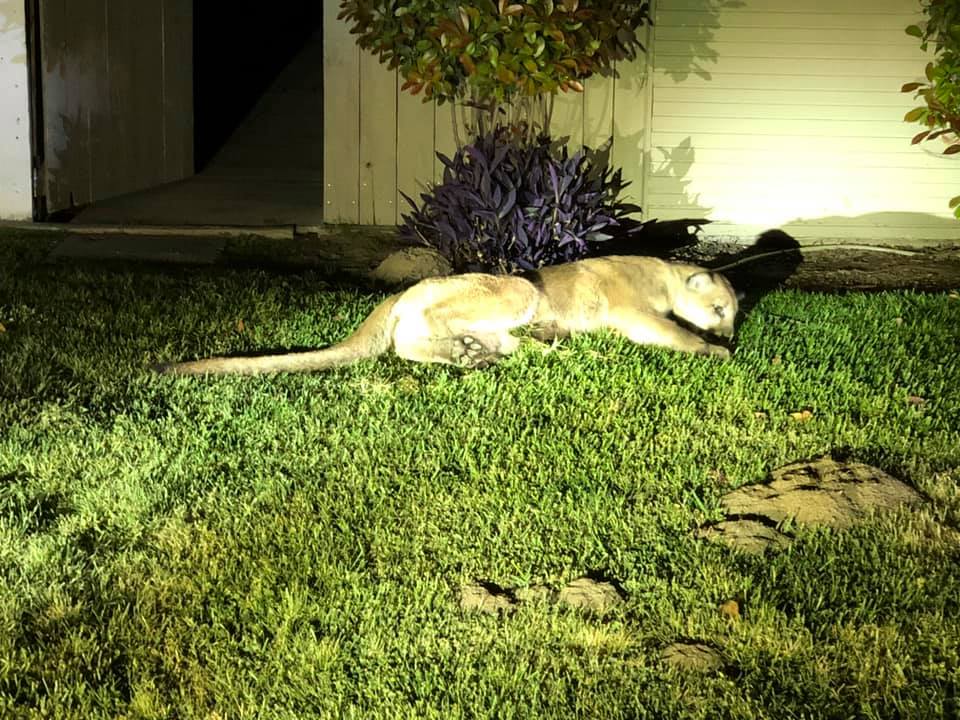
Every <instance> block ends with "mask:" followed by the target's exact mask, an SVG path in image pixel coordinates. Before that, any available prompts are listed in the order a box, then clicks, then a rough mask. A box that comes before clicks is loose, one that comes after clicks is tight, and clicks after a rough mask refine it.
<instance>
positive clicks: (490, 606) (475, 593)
mask: <svg viewBox="0 0 960 720" xmlns="http://www.w3.org/2000/svg"><path fill="white" fill-rule="evenodd" d="M516 604H517V601H516V598H514V597H513V594H512V593H510V592H509V591H507V590H504V589H502V588H498V587H496V586H493V585H490V584H487V583H484V584H480V583H476V584H472V585H464V586H463V587H462V588H461V589H460V609H461V610H465V611H467V612H483V613H487V614H489V615H498V614H499V613H502V612H510V611H512V610H513V609H514V608H515V606H516Z"/></svg>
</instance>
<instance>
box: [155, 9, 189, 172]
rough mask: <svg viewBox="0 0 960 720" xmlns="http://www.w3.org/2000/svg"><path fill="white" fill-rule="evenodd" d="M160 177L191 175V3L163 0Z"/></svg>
mask: <svg viewBox="0 0 960 720" xmlns="http://www.w3.org/2000/svg"><path fill="white" fill-rule="evenodd" d="M162 14H163V25H162V31H163V40H162V48H163V176H162V178H161V181H162V182H172V181H174V180H180V179H182V178H185V177H189V176H190V175H193V2H192V0H163V5H162Z"/></svg>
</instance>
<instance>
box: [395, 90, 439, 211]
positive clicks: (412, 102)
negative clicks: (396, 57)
mask: <svg viewBox="0 0 960 720" xmlns="http://www.w3.org/2000/svg"><path fill="white" fill-rule="evenodd" d="M402 84H403V80H402V79H401V78H399V77H398V78H397V85H398V92H399V86H400V85H402ZM433 111H434V108H433V104H432V103H425V102H423V98H422V97H420V96H419V95H411V94H410V93H409V92H405V91H404V92H400V93H399V96H398V97H397V190H398V193H397V200H396V202H397V221H398V222H400V221H401V220H402V216H403V215H404V214H406V213H408V212H409V211H410V206H409V205H408V204H407V201H406V200H404V199H403V198H402V197H400V192H403V193H405V194H406V195H407V196H408V197H410V198H411V199H413V200H415V201H416V202H417V203H419V202H420V194H421V193H422V192H423V191H424V189H425V187H426V185H427V183H429V182H430V181H432V180H433V163H434V154H433V134H434V117H433Z"/></svg>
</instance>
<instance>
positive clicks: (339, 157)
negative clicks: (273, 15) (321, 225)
mask: <svg viewBox="0 0 960 720" xmlns="http://www.w3.org/2000/svg"><path fill="white" fill-rule="evenodd" d="M338 12H339V4H338V3H333V2H330V3H325V4H324V8H323V51H324V52H323V78H324V83H323V107H324V111H323V123H324V129H323V136H324V142H323V176H324V220H325V221H326V222H332V223H358V222H360V203H359V189H360V48H359V47H358V46H357V44H356V43H355V41H354V37H353V36H352V35H350V32H349V29H348V26H347V24H346V23H345V22H343V21H342V20H337V13H338Z"/></svg>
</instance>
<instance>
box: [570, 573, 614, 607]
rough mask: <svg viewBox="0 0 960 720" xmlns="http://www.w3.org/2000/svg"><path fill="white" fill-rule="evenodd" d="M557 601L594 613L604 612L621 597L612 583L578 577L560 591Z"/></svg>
mask: <svg viewBox="0 0 960 720" xmlns="http://www.w3.org/2000/svg"><path fill="white" fill-rule="evenodd" d="M557 599H558V601H559V602H561V603H563V604H564V605H569V606H570V607H575V608H579V609H580V610H587V611H590V612H595V613H601V614H602V613H605V612H607V611H608V610H610V609H612V608H614V607H616V606H617V605H620V604H621V603H622V602H623V597H622V596H621V595H620V591H619V590H617V588H616V586H614V585H613V583H609V582H605V581H602V580H593V579H591V578H588V577H583V578H578V579H576V580H574V581H573V582H571V583H569V584H568V585H567V586H566V587H565V588H563V589H562V590H561V591H560V595H559V596H558V598H557Z"/></svg>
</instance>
